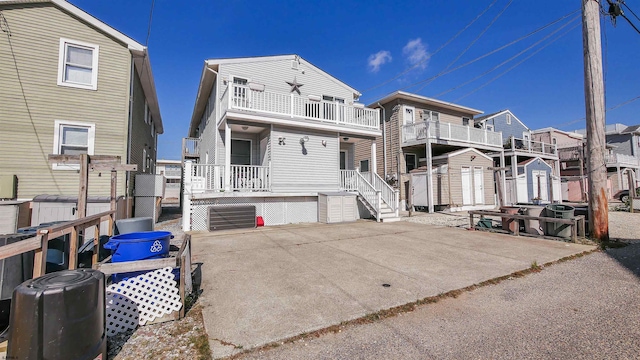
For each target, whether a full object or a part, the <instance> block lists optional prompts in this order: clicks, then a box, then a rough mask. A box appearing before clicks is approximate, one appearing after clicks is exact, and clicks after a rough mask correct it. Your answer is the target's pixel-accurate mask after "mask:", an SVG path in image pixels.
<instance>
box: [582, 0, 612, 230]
mask: <svg viewBox="0 0 640 360" xmlns="http://www.w3.org/2000/svg"><path fill="white" fill-rule="evenodd" d="M599 5H600V4H599V3H598V2H597V1H592V0H582V42H583V48H584V49H583V53H584V92H585V105H586V115H587V116H586V117H587V152H588V156H587V158H588V159H589V167H588V169H589V212H590V215H591V216H590V218H589V219H590V221H589V229H590V230H591V236H592V237H593V238H594V239H595V240H597V241H600V242H603V241H608V240H609V214H608V211H609V207H608V203H607V193H606V185H607V168H606V167H605V166H604V165H603V164H604V157H603V155H604V154H603V149H604V148H605V132H604V126H605V125H604V124H605V108H604V81H603V76H602V45H601V39H600V37H601V35H600V9H599Z"/></svg>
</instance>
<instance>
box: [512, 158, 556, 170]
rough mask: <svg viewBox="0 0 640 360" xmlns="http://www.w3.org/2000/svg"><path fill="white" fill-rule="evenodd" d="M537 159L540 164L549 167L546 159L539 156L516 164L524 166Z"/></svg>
mask: <svg viewBox="0 0 640 360" xmlns="http://www.w3.org/2000/svg"><path fill="white" fill-rule="evenodd" d="M538 160H539V161H540V164H544V165H545V166H546V167H548V168H551V165H549V164H548V163H547V162H546V161H544V160H542V159H541V158H539V157H537V156H536V157H534V158H531V159H527V160H524V161H521V162H519V163H518V166H525V167H526V166H528V165H529V164H531V163H533V162H534V161H538Z"/></svg>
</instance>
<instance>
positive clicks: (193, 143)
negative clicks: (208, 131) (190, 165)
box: [182, 138, 200, 158]
mask: <svg viewBox="0 0 640 360" xmlns="http://www.w3.org/2000/svg"><path fill="white" fill-rule="evenodd" d="M199 148H200V139H198V138H183V139H182V157H183V158H184V157H198V156H200V149H199Z"/></svg>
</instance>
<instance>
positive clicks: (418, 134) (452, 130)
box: [402, 121, 502, 147]
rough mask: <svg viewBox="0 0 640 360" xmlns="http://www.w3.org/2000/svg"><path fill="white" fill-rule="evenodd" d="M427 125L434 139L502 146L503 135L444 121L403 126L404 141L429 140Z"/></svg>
mask: <svg viewBox="0 0 640 360" xmlns="http://www.w3.org/2000/svg"><path fill="white" fill-rule="evenodd" d="M427 124H428V125H429V135H430V137H431V138H432V139H437V140H452V141H463V142H467V143H472V144H480V145H490V146H496V147H500V146H502V133H501V132H494V131H489V130H486V129H476V128H474V127H471V126H465V125H458V124H452V123H448V122H442V121H425V122H419V123H415V124H408V125H404V126H402V141H403V142H405V143H406V142H412V141H420V140H423V139H426V138H427Z"/></svg>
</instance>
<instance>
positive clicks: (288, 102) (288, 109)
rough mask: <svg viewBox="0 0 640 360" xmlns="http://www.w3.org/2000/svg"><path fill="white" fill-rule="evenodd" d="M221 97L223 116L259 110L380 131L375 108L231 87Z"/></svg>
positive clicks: (234, 85) (240, 86) (232, 85)
mask: <svg viewBox="0 0 640 360" xmlns="http://www.w3.org/2000/svg"><path fill="white" fill-rule="evenodd" d="M229 86H230V88H228V89H229V91H227V90H226V89H225V92H224V93H223V95H222V96H221V99H222V103H223V105H222V113H223V114H224V112H225V111H226V110H227V109H238V110H250V111H259V112H263V113H267V114H274V115H285V116H289V117H292V118H303V119H310V120H316V121H320V122H327V123H333V124H338V125H348V126H355V127H363V128H367V129H376V130H378V129H380V117H379V112H378V110H376V109H369V108H364V107H357V106H353V105H347V104H343V103H338V102H331V101H324V100H318V101H316V100H313V99H310V98H308V97H303V96H299V95H297V94H294V93H290V94H287V93H280V92H273V91H266V90H254V89H251V88H250V87H249V86H246V85H238V84H230V85H229Z"/></svg>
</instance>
